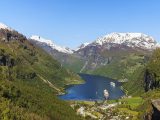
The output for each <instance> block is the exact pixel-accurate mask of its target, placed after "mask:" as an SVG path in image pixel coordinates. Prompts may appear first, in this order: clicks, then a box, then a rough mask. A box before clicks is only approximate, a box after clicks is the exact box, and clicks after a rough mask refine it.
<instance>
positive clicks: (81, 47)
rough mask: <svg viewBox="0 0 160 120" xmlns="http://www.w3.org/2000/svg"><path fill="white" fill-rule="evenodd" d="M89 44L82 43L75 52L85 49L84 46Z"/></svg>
mask: <svg viewBox="0 0 160 120" xmlns="http://www.w3.org/2000/svg"><path fill="white" fill-rule="evenodd" d="M89 44H90V43H83V44H81V45H80V46H79V47H78V48H77V49H76V50H75V51H78V50H80V49H83V48H85V47H86V46H88V45H89Z"/></svg>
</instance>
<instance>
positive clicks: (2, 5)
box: [0, 0, 160, 48]
mask: <svg viewBox="0 0 160 120" xmlns="http://www.w3.org/2000/svg"><path fill="white" fill-rule="evenodd" d="M159 6H160V0H1V1H0V22H3V23H5V24H7V25H9V26H11V27H12V28H14V29H16V30H18V31H19V32H21V33H23V34H25V35H26V36H27V37H29V36H31V35H33V34H34V35H35V34H36V35H40V36H43V37H45V38H48V39H52V40H54V42H55V43H57V44H59V45H63V46H68V47H71V48H75V47H77V46H79V45H80V44H81V43H84V42H91V41H93V40H95V39H96V38H97V37H100V36H103V35H105V34H108V33H111V32H142V33H145V34H149V35H151V36H153V37H154V38H155V39H156V40H157V41H159V42H160V7H159Z"/></svg>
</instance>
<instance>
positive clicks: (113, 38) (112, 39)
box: [93, 33, 157, 49]
mask: <svg viewBox="0 0 160 120" xmlns="http://www.w3.org/2000/svg"><path fill="white" fill-rule="evenodd" d="M93 43H94V44H98V45H103V44H105V43H115V44H124V45H126V46H129V47H139V48H143V49H153V48H155V46H156V44H157V42H156V41H155V39H154V38H153V37H151V36H149V35H146V34H142V33H111V34H108V35H105V36H103V37H100V38H98V39H97V40H96V41H94V42H93Z"/></svg>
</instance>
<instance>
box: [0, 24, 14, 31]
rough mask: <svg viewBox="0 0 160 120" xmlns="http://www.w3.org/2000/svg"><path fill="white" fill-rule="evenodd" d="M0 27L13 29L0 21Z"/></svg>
mask: <svg viewBox="0 0 160 120" xmlns="http://www.w3.org/2000/svg"><path fill="white" fill-rule="evenodd" d="M0 29H7V30H13V29H12V28H10V27H8V26H7V25H5V24H3V23H0Z"/></svg>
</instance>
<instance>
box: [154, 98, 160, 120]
mask: <svg viewBox="0 0 160 120" xmlns="http://www.w3.org/2000/svg"><path fill="white" fill-rule="evenodd" d="M152 107H153V113H152V120H159V119H160V99H156V100H152Z"/></svg>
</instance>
